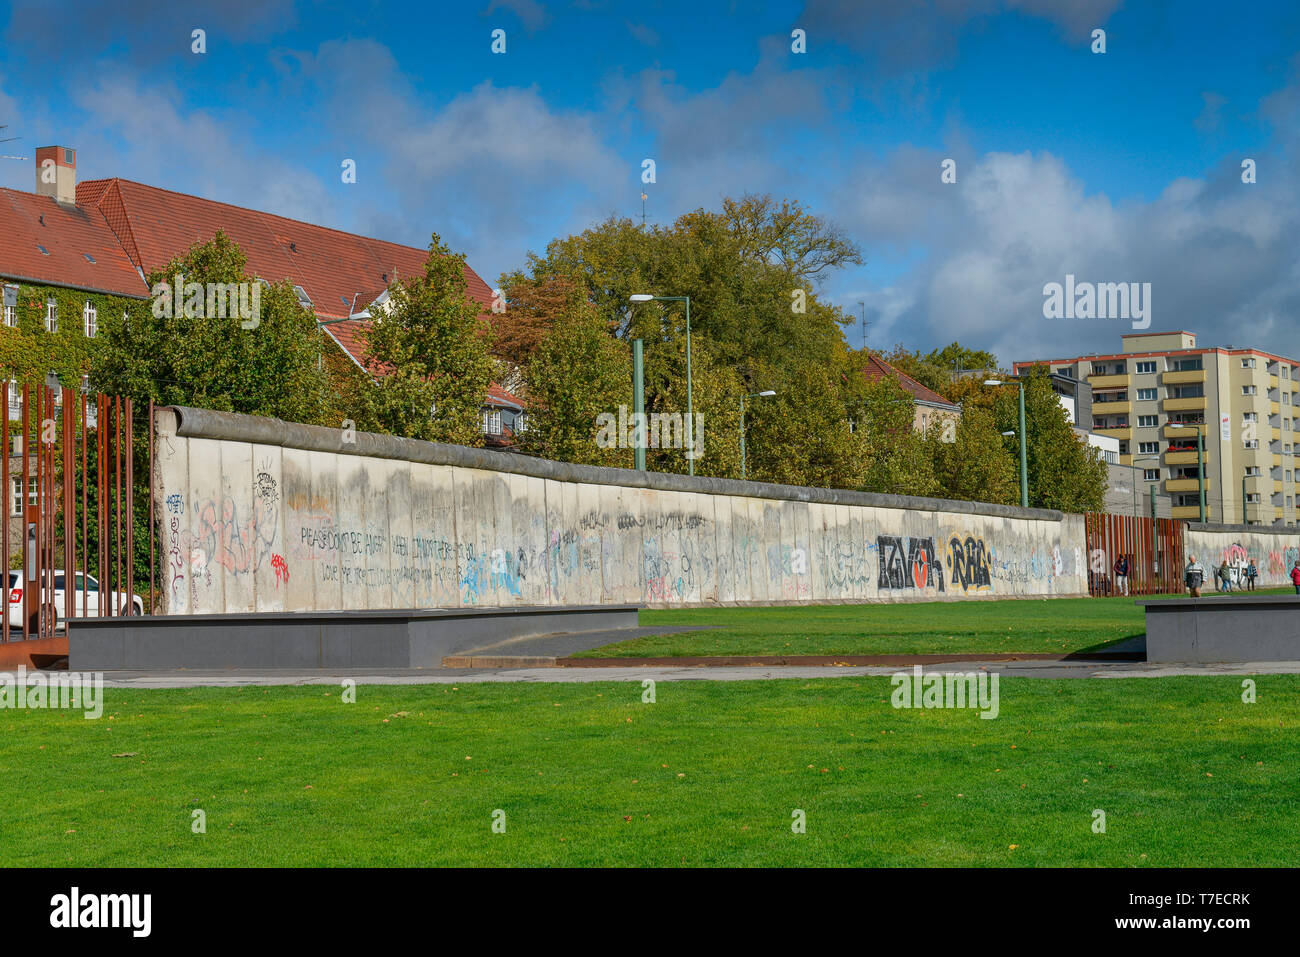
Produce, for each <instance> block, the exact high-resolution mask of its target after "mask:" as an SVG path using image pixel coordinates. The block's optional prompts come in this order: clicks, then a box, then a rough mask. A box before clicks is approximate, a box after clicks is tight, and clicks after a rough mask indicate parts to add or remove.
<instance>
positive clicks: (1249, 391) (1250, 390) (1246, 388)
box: [1241, 385, 1258, 395]
mask: <svg viewBox="0 0 1300 957" xmlns="http://www.w3.org/2000/svg"><path fill="white" fill-rule="evenodd" d="M1241 394H1242V395H1256V394H1258V390H1256V388H1255V387H1254V386H1253V385H1243V386H1242V387H1241Z"/></svg>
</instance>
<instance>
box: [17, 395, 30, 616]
mask: <svg viewBox="0 0 1300 957" xmlns="http://www.w3.org/2000/svg"><path fill="white" fill-rule="evenodd" d="M30 397H31V390H30V389H29V388H28V386H27V383H26V382H24V383H23V418H22V421H23V431H22V437H23V469H22V477H21V478H20V479H19V481H18V489H19V491H18V501H19V502H21V503H22V506H21V508H22V511H21V512H20V513H19V514H21V515H22V517H23V521H22V531H21V532H20V533H19V534H21V535H22V537H23V561H22V574H21V575H19V581H21V582H22V583H23V601H22V605H23V610H22V619H23V640H26V639H28V638H30V637H31V629H30V628H29V627H28V624H29V621H30V616H29V614H28V609H29V608H30V607H31V601H32V599H31V595H30V594H28V593H29V592H30V591H31V582H29V581H28V580H27V579H28V577H29V576H28V574H27V573H28V570H29V569H30V568H31V562H32V555H31V549H32V541H31V536H30V535H29V534H28V529H29V528H30V527H31V524H30V523H31V509H30V508H29V506H28V502H27V487H28V483H29V481H30V479H31V462H30V460H29V456H30V454H31V444H32V443H31V410H30V408H29V406H28V400H29V399H30Z"/></svg>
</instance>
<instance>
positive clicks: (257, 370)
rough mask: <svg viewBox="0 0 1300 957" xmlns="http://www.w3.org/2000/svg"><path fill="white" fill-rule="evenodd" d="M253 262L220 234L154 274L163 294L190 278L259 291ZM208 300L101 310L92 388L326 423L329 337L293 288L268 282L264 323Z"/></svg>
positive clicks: (138, 400)
mask: <svg viewBox="0 0 1300 957" xmlns="http://www.w3.org/2000/svg"><path fill="white" fill-rule="evenodd" d="M246 266H247V260H246V258H245V256H244V254H243V252H242V251H241V250H240V248H239V247H238V245H236V244H235V243H234V242H233V241H232V240H231V239H230V238H229V237H228V236H226V235H225V233H223V232H218V233H217V234H216V236H215V237H214V238H213V239H212V240H211V241H210V242H206V243H201V244H196V245H194V246H193V247H191V248H190V250H189V252H188V253H187V254H186V255H185V256H184V257H182V258H179V259H174V260H172V261H171V262H170V263H168V264H167V265H166V266H164V267H163V268H162V269H159V270H157V271H155V272H154V273H152V274H150V276H149V284H150V287H151V288H152V289H155V290H156V291H158V292H160V293H161V292H162V289H161V287H160V286H159V284H169V283H171V282H172V279H173V277H174V276H176V275H177V274H180V275H182V276H183V277H184V281H185V284H186V285H187V286H188V285H189V284H191V283H199V284H201V285H202V286H203V287H204V289H206V288H207V284H208V283H220V284H230V283H236V284H238V283H248V284H249V286H248V287H246V289H250V290H251V287H252V285H254V284H256V283H257V282H258V280H257V279H256V278H255V277H253V276H250V275H249V274H248V272H247V269H246ZM185 298H186V299H189V297H188V296H187V297H185ZM202 298H203V305H202V307H201V308H181V309H179V310H177V309H173V308H170V303H167V302H164V301H163V299H162V298H161V297H156V298H155V299H154V300H153V301H146V302H139V301H136V302H133V303H132V304H131V306H130V307H129V308H128V309H127V310H126V313H125V315H123V314H121V313H118V312H117V310H112V311H110V312H107V313H102V312H101V313H100V315H99V325H100V330H101V332H100V337H101V340H102V341H101V342H100V344H99V355H98V357H97V358H96V360H95V362H94V366H93V371H92V386H93V387H94V388H95V389H98V390H100V391H103V392H107V393H110V394H115V395H122V396H130V397H131V398H132V399H133V400H134V402H135V404H136V408H137V409H139V408H143V407H144V404H145V402H147V401H148V400H149V399H153V400H154V401H155V402H157V403H159V404H163V405H193V406H198V407H200V408H206V409H217V410H221V411H227V412H243V413H247V414H249V415H269V416H277V417H279V418H283V419H287V420H289V421H291V422H308V423H321V424H323V423H322V420H323V419H324V417H325V415H326V407H327V402H326V394H327V386H326V377H325V375H324V373H323V372H322V370H321V368H320V357H321V349H322V347H323V344H322V336H321V335H320V333H319V331H318V329H317V326H316V320H315V318H314V317H313V316H312V314H311V312H310V311H308V310H307V309H304V308H303V307H302V306H301V305H300V304H299V302H298V297H297V294H296V293H294V291H293V287H292V285H291V284H290V283H289V282H288V281H282V282H278V283H274V284H271V285H264V286H263V287H262V288H261V289H260V309H259V311H258V314H257V316H256V318H255V319H252V318H250V319H248V320H245V319H243V318H242V317H241V315H240V314H239V313H238V312H237V311H234V314H233V315H232V314H231V312H232V311H233V310H223V311H226V312H227V315H226V316H224V317H222V316H220V315H215V314H212V313H216V312H217V311H218V310H216V309H210V308H209V307H208V306H209V304H208V301H207V297H206V295H204V296H203V297H202ZM252 300H253V297H252V294H251V293H250V294H249V295H248V297H247V300H246V301H247V302H248V303H249V304H250V305H251V303H252ZM191 301H192V302H193V304H194V305H195V306H197V301H194V300H191ZM164 307H165V308H164ZM168 313H170V314H168ZM254 323H255V324H254ZM329 424H335V423H329Z"/></svg>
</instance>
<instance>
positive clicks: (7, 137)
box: [0, 123, 27, 160]
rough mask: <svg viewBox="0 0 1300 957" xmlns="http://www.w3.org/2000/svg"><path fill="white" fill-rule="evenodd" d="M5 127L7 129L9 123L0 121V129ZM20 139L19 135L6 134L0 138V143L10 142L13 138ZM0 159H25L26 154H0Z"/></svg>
mask: <svg viewBox="0 0 1300 957" xmlns="http://www.w3.org/2000/svg"><path fill="white" fill-rule="evenodd" d="M7 129H9V125H8V124H7V123H0V130H7ZM20 139H22V137H21V136H6V137H5V138H4V139H0V143H12V142H14V141H15V140H20ZM0 159H7V160H26V159H27V157H26V156H5V155H0Z"/></svg>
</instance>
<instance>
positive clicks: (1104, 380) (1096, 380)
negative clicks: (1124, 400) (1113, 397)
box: [1088, 375, 1128, 392]
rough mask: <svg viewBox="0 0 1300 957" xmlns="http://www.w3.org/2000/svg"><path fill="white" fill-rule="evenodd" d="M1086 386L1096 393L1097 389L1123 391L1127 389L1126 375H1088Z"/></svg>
mask: <svg viewBox="0 0 1300 957" xmlns="http://www.w3.org/2000/svg"><path fill="white" fill-rule="evenodd" d="M1088 385H1090V386H1092V390H1093V391H1094V392H1096V391H1097V390H1098V389H1124V388H1127V387H1128V376H1127V375H1090V376H1088Z"/></svg>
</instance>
